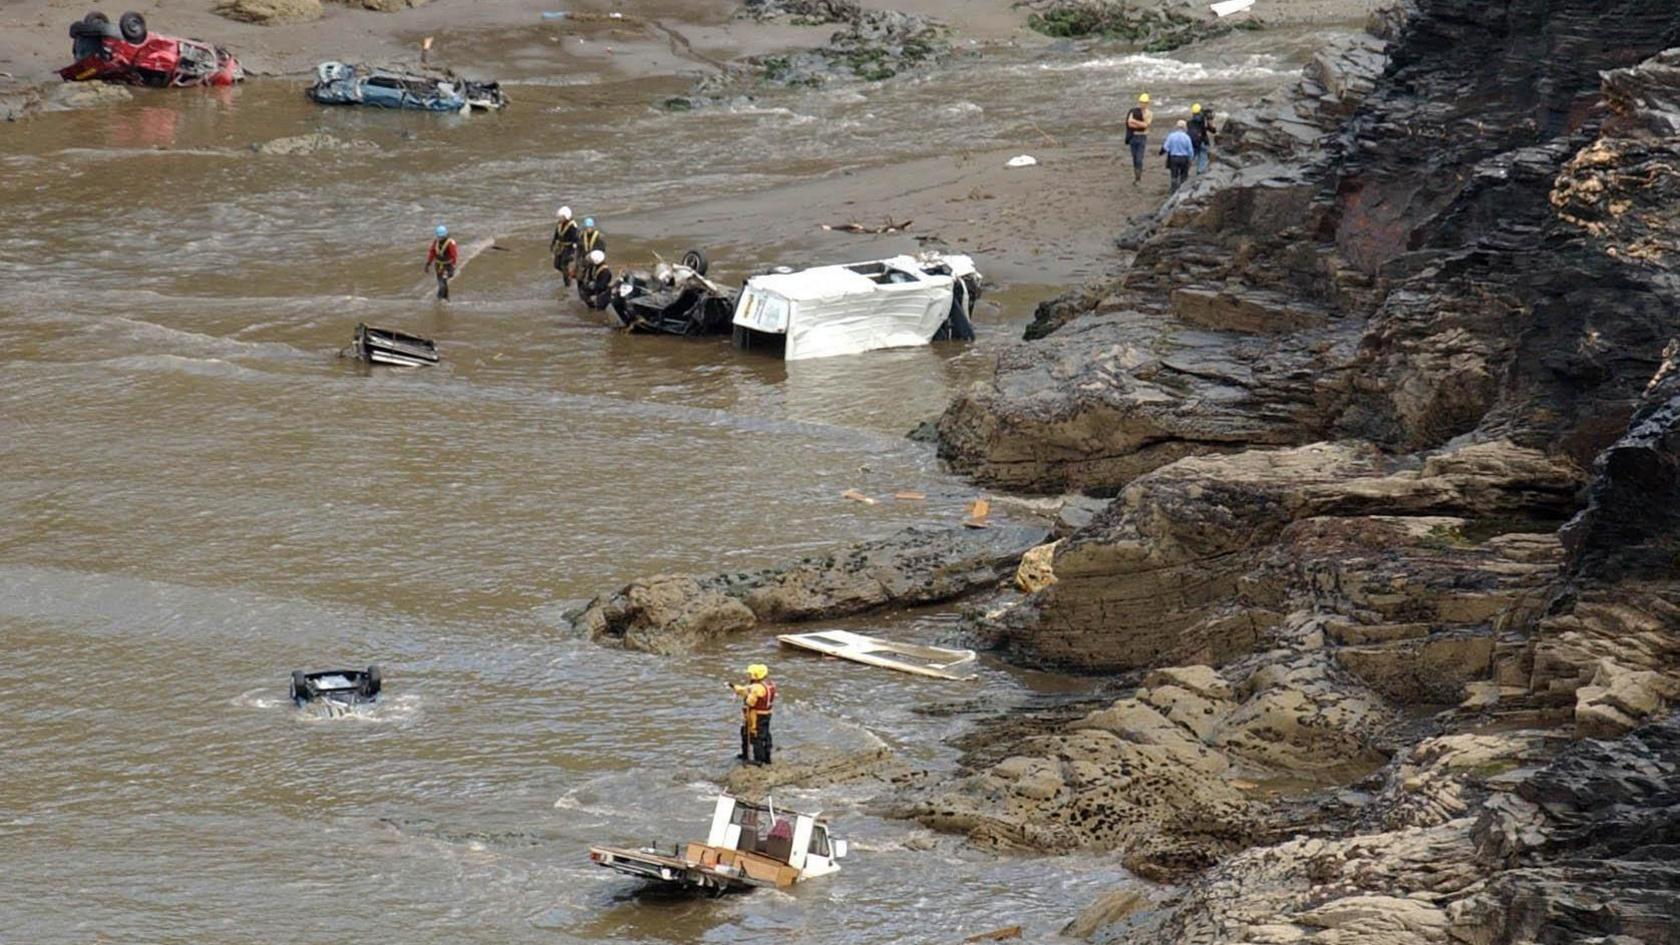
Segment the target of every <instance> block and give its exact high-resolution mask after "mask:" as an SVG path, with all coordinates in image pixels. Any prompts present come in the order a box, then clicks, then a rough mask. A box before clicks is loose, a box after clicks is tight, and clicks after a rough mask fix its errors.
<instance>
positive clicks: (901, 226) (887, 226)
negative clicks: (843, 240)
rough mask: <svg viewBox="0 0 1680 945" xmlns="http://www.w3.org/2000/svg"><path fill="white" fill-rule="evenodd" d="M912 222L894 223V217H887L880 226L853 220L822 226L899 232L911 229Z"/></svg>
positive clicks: (861, 230)
mask: <svg viewBox="0 0 1680 945" xmlns="http://www.w3.org/2000/svg"><path fill="white" fill-rule="evenodd" d="M912 222H914V221H912V220H905V221H904V222H903V223H894V222H893V218H892V217H887V219H886V222H884V223H882V224H881V225H880V226H865V225H864V224H862V223H858V222H856V221H853V222H851V223H824V224H823V225H822V228H823V229H825V230H831V231H835V232H839V233H870V234H881V233H898V232H901V231H903V230H908V229H910V224H911V223H912Z"/></svg>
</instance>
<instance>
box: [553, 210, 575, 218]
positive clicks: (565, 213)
mask: <svg viewBox="0 0 1680 945" xmlns="http://www.w3.org/2000/svg"><path fill="white" fill-rule="evenodd" d="M554 218H555V219H556V220H570V219H571V218H572V208H571V207H561V208H560V209H558V210H556V211H554Z"/></svg>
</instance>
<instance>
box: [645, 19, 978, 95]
mask: <svg viewBox="0 0 1680 945" xmlns="http://www.w3.org/2000/svg"><path fill="white" fill-rule="evenodd" d="M745 12H746V13H747V14H748V15H751V16H756V17H759V18H769V17H775V16H781V15H785V14H791V15H792V17H793V21H794V22H803V23H812V24H817V23H830V22H832V23H838V24H841V27H842V28H841V29H838V30H836V31H834V33H833V34H831V35H830V36H829V38H828V42H827V43H826V44H825V45H823V46H819V47H817V48H815V49H805V50H799V51H796V52H791V53H786V54H778V55H766V56H753V57H750V58H747V59H744V60H741V61H740V62H738V63H735V64H733V65H731V66H730V67H729V68H727V69H725V70H723V71H721V72H718V73H714V74H711V75H707V76H705V77H704V78H702V79H701V80H700V81H699V82H697V83H696V84H695V86H694V90H693V93H692V95H691V96H690V97H688V98H683V99H679V101H682V102H685V103H686V104H687V107H692V106H693V105H694V104H696V103H701V104H704V103H716V102H723V101H729V100H732V99H736V98H742V97H745V98H751V97H752V96H753V94H754V93H755V92H756V91H758V90H759V89H760V88H761V87H763V86H767V85H768V86H784V87H793V88H815V87H819V86H824V85H828V84H830V83H833V82H848V81H859V80H862V81H866V82H880V81H883V80H885V79H890V78H892V77H893V76H896V75H899V74H900V73H905V72H913V71H915V70H917V69H920V68H923V67H925V66H928V65H931V64H933V63H935V62H938V61H939V60H941V59H943V58H945V57H946V56H947V55H949V54H950V52H951V41H950V37H949V32H950V31H949V28H948V27H947V26H946V24H945V23H943V22H942V21H940V20H937V19H934V18H933V17H929V16H923V15H921V14H918V13H902V12H899V11H897V10H866V9H862V8H859V7H857V6H856V5H855V4H851V3H844V2H834V0H823V2H815V3H813V2H809V0H797V2H792V3H789V2H785V0H776V2H770V3H763V4H750V3H749V4H748V5H747V6H746V8H745Z"/></svg>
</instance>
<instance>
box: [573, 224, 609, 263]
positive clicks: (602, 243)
mask: <svg viewBox="0 0 1680 945" xmlns="http://www.w3.org/2000/svg"><path fill="white" fill-rule="evenodd" d="M606 248H607V241H606V238H605V237H603V236H602V235H601V231H600V230H597V229H595V228H593V227H591V228H589V229H587V230H584V231H583V236H582V237H581V238H579V240H578V255H579V256H582V257H583V258H585V259H588V258H589V254H590V253H593V252H594V251H596V250H598V249H599V250H601V251H603V252H605V251H606Z"/></svg>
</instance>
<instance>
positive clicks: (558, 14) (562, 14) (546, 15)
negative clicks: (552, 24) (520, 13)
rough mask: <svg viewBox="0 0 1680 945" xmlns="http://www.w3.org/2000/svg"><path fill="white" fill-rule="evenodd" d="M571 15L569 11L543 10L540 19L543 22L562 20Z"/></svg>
mask: <svg viewBox="0 0 1680 945" xmlns="http://www.w3.org/2000/svg"><path fill="white" fill-rule="evenodd" d="M571 15H572V12H571V11H570V10H544V11H543V14H542V18H543V19H545V20H563V19H565V18H566V17H568V16H571Z"/></svg>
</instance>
